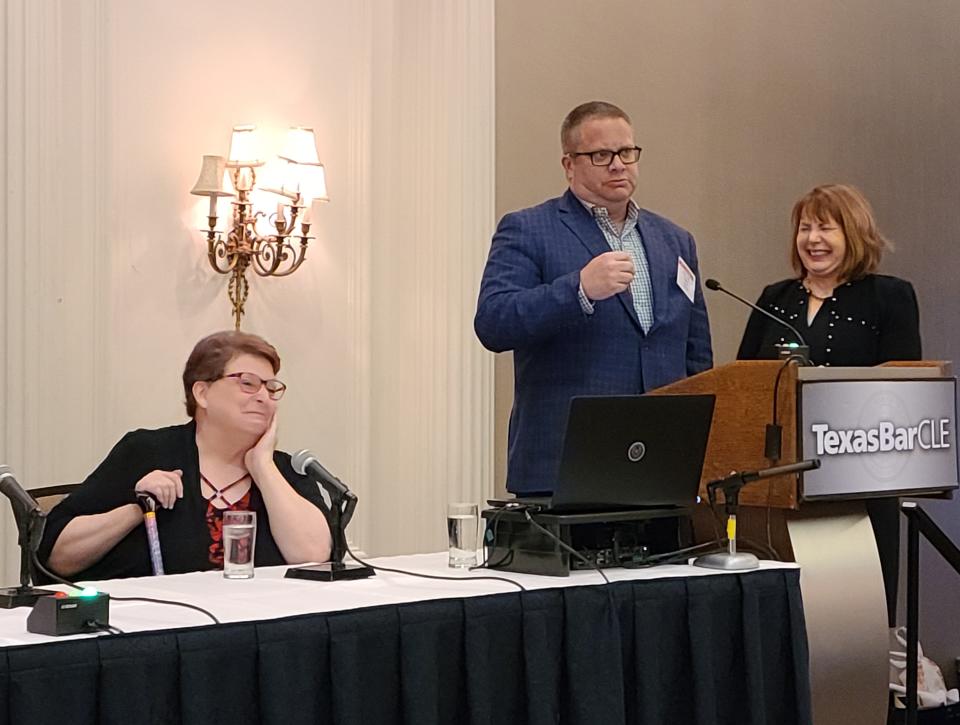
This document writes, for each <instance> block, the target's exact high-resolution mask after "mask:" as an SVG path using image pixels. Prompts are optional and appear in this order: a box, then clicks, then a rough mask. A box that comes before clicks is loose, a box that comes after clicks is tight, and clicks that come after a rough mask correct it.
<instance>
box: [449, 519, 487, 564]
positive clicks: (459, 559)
mask: <svg viewBox="0 0 960 725" xmlns="http://www.w3.org/2000/svg"><path fill="white" fill-rule="evenodd" d="M479 526H480V517H479V515H478V507H477V504H475V503H452V504H449V505H448V506H447V535H448V537H449V540H450V558H449V562H448V563H449V565H450V566H451V567H453V568H454V569H467V568H469V567H471V566H476V565H477V545H478V543H479V539H480V537H479Z"/></svg>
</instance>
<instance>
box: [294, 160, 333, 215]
mask: <svg viewBox="0 0 960 725" xmlns="http://www.w3.org/2000/svg"><path fill="white" fill-rule="evenodd" d="M301 168H302V169H303V171H302V173H303V177H302V178H301V181H300V194H301V196H302V197H303V199H304V203H305V204H306V205H307V206H309V205H310V202H311V201H330V197H329V196H327V174H326V171H324V168H323V164H317V165H316V166H303V167H301Z"/></svg>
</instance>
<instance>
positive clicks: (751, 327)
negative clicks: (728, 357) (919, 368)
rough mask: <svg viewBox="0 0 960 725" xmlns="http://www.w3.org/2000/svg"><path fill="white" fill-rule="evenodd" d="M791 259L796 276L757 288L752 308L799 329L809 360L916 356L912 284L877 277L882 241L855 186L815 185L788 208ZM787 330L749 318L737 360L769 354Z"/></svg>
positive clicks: (857, 361) (858, 361)
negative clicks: (791, 224) (789, 214)
mask: <svg viewBox="0 0 960 725" xmlns="http://www.w3.org/2000/svg"><path fill="white" fill-rule="evenodd" d="M792 220H793V241H792V242H791V244H790V261H791V264H792V265H793V269H794V271H795V272H796V276H795V277H791V278H789V279H784V280H781V281H779V282H775V283H774V284H771V285H769V286H767V287H766V288H764V290H763V294H761V295H760V299H759V300H757V305H758V306H759V307H761V308H763V309H765V310H767V311H768V312H770V313H771V314H772V315H774V316H775V317H779V318H780V319H782V320H784V321H785V322H788V323H790V324H791V325H793V326H794V327H796V328H798V329H799V330H800V332H801V334H802V335H803V337H804V338H805V340H806V342H807V344H808V345H809V346H810V359H811V360H812V361H813V364H814V365H829V366H838V365H846V366H849V365H877V364H879V363H883V362H887V361H889V360H919V359H920V315H919V312H918V308H917V296H916V294H915V293H914V291H913V286H912V285H911V284H910V283H909V282H907V281H906V280H903V279H899V278H897V277H890V276H887V275H883V274H877V273H876V270H877V267H879V265H880V260H881V258H882V256H883V252H884V250H885V249H887V248H888V247H889V242H888V241H887V240H886V239H885V238H884V237H883V236H882V235H881V234H880V231H879V230H878V229H877V223H876V221H875V220H874V218H873V212H872V210H871V209H870V204H869V203H868V202H867V200H866V199H865V198H864V197H863V195H862V194H861V193H860V192H859V191H858V190H857V189H855V188H854V187H852V186H847V185H844V184H828V185H825V186H818V187H816V188H815V189H813V190H812V191H810V192H808V193H807V194H805V195H804V196H803V197H802V198H801V199H800V200H799V201H798V202H797V203H796V204H794V207H793V214H792ZM790 342H794V340H793V338H792V336H791V334H790V331H789V330H788V329H787V328H785V327H783V326H782V325H778V324H776V323H775V322H773V321H772V320H770V319H769V318H767V317H764V316H763V315H761V314H759V313H758V312H754V313H753V314H751V315H750V319H749V321H748V322H747V328H746V330H745V331H744V333H743V340H742V341H741V342H740V350H739V351H738V352H737V359H739V360H765V359H776V358H777V357H778V351H777V348H776V345H778V344H780V343H790Z"/></svg>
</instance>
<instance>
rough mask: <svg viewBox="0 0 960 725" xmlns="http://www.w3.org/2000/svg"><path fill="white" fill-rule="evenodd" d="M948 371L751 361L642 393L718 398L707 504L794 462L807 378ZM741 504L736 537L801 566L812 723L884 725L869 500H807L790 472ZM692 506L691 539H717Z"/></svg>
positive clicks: (945, 369)
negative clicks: (721, 488) (742, 481)
mask: <svg viewBox="0 0 960 725" xmlns="http://www.w3.org/2000/svg"><path fill="white" fill-rule="evenodd" d="M950 375H951V371H950V363H948V362H941V361H922V362H904V363H888V364H887V365H885V366H881V367H880V368H835V369H831V368H799V367H798V366H797V365H795V364H789V365H784V364H783V362H782V361H780V360H749V361H738V362H734V363H730V364H728V365H723V366H721V367H718V368H714V369H712V370H708V371H706V372H703V373H700V374H699V375H694V376H693V377H690V378H686V379H684V380H680V381H677V382H675V383H673V384H671V385H667V386H665V387H662V388H658V389H657V390H654V391H651V392H650V393H649V394H650V395H671V394H704V393H707V394H713V395H715V396H716V407H715V409H714V415H713V426H712V428H711V431H710V438H709V441H708V443H707V453H706V459H705V462H704V467H703V475H702V478H701V483H700V495H701V498H702V499H703V501H704V502H706V500H707V497H706V484H707V483H708V482H709V481H712V480H715V479H719V478H723V477H725V476H727V475H728V474H730V473H731V472H732V471H752V470H760V469H763V468H767V467H770V466H773V465H780V464H785V463H793V462H795V461H797V460H798V453H799V450H798V449H799V448H800V441H801V431H800V430H799V428H798V425H799V420H800V401H799V398H798V391H799V389H800V383H801V382H802V381H803V379H804V378H805V377H809V376H816V378H817V379H819V380H821V381H822V380H824V379H828V380H830V381H840V380H860V379H862V378H863V377H868V378H870V379H871V380H878V381H884V380H906V379H916V378H923V379H937V378H949V376H950ZM778 376H779V383H778ZM775 388H776V390H777V396H776V422H777V423H778V424H779V425H780V426H781V429H782V433H781V448H780V456H779V458H778V459H775V460H774V459H768V458H766V457H765V454H764V447H765V438H766V428H767V425H768V424H769V423H771V422H773V421H774V389H775ZM953 442H954V444H956V441H953ZM955 451H956V448H954V455H955ZM807 457H810V455H809V453H808V454H807ZM740 505H741V508H740V514H739V516H738V532H739V533H738V538H739V539H740V540H741V541H745V542H747V543H748V545H749V544H750V543H753V544H755V545H757V544H759V548H760V549H764V548H772V549H773V550H774V551H775V552H776V553H777V555H778V557H779V558H780V559H782V560H786V561H796V562H798V563H800V564H801V566H802V571H801V586H802V590H803V599H804V616H805V618H806V623H807V637H808V641H809V645H810V678H811V696H812V701H813V713H814V723H816V725H824V724H828V725H832V724H833V723H837V725H859V724H860V723H862V724H863V725H875V724H876V723H884V722H886V716H887V703H888V697H889V695H888V654H887V653H888V650H889V647H890V645H889V629H888V626H887V609H886V597H885V592H884V587H883V577H882V573H881V568H880V559H879V556H878V553H877V545H876V540H875V538H874V534H873V527H872V525H871V522H870V520H869V518H868V516H867V513H866V507H865V502H864V500H862V499H861V500H856V499H854V500H836V499H835V500H829V501H827V500H824V501H805V500H804V498H803V491H802V489H801V486H800V485H799V481H798V475H797V474H792V475H783V476H779V477H775V478H770V479H766V480H760V481H756V482H754V483H751V484H750V485H748V486H746V487H745V488H744V489H743V490H742V491H741V493H740ZM698 509H700V510H699V511H698V513H697V515H696V516H695V520H694V528H695V532H696V535H697V538H698V539H699V540H701V541H708V540H711V539H713V538H714V537H715V536H716V532H717V528H716V522H715V520H714V519H713V516H712V514H711V512H710V511H709V509H708V507H707V506H706V505H702V506H699V507H698Z"/></svg>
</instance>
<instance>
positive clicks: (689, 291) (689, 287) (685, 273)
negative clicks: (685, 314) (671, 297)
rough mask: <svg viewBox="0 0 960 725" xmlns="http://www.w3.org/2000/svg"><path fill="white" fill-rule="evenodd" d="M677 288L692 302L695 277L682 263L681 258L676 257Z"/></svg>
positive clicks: (695, 286)
mask: <svg viewBox="0 0 960 725" xmlns="http://www.w3.org/2000/svg"><path fill="white" fill-rule="evenodd" d="M677 287H679V288H680V289H681V290H682V291H683V294H685V295H686V296H687V299H688V300H690V302H693V295H694V293H695V292H696V290H697V275H695V274H694V273H693V270H692V269H690V267H689V266H688V265H687V263H686V262H684V261H683V257H677Z"/></svg>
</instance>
